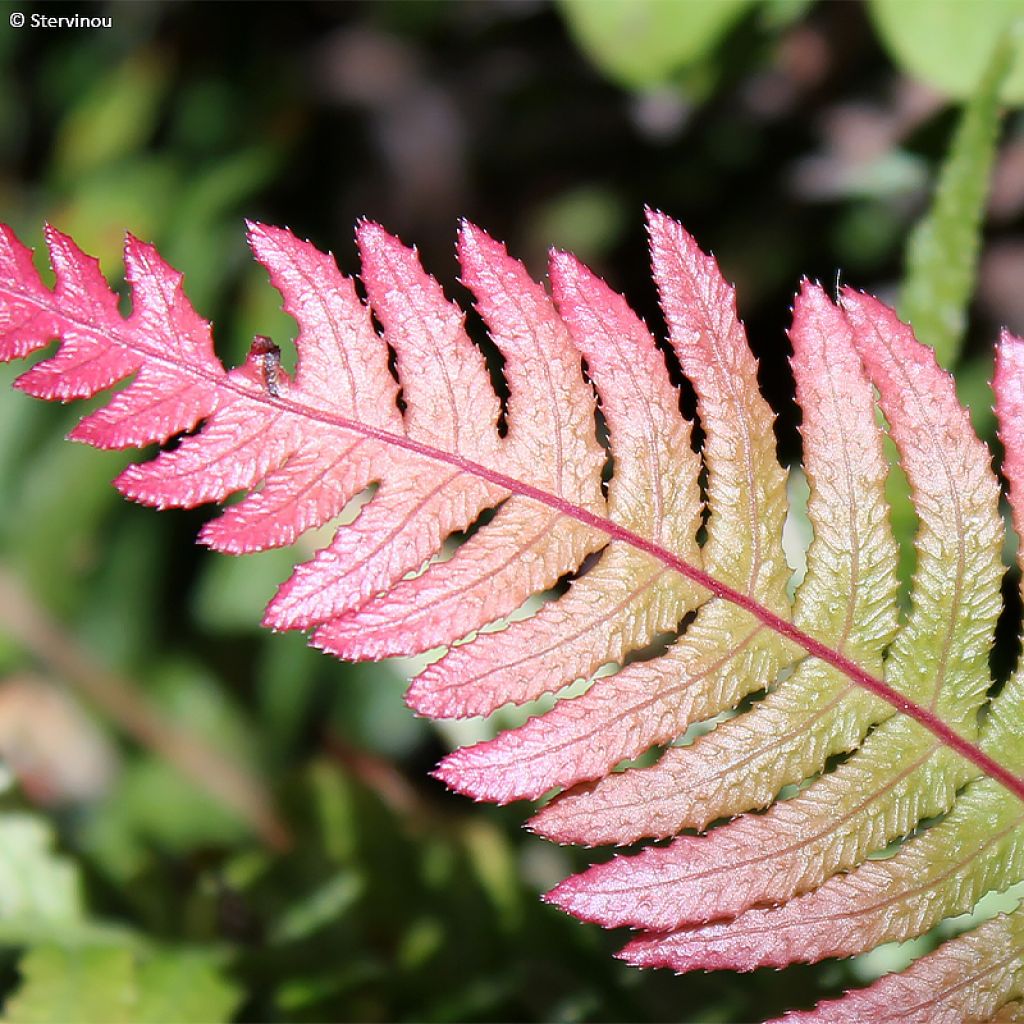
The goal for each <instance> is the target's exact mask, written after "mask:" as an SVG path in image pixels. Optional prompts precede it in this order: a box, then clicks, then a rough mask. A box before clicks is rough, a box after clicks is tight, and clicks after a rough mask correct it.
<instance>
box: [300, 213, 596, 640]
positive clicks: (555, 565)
mask: <svg viewBox="0 0 1024 1024" xmlns="http://www.w3.org/2000/svg"><path fill="white" fill-rule="evenodd" d="M458 249H459V259H460V262H461V263H462V269H463V281H464V282H465V284H466V285H467V286H468V287H469V288H470V289H471V290H472V291H473V293H474V295H475V296H476V299H477V304H478V307H479V309H480V312H481V314H482V315H483V317H484V319H485V321H486V322H487V326H488V328H489V332H490V336H491V338H492V340H493V341H494V343H495V345H496V346H497V347H498V349H499V350H500V351H501V353H502V355H503V356H504V357H505V359H506V363H505V373H506V377H507V379H508V384H509V389H510V395H509V413H508V419H509V422H510V425H511V426H510V431H509V435H508V437H507V438H506V441H505V444H504V445H503V448H504V454H505V456H506V457H507V458H508V459H509V460H510V462H511V463H512V464H513V465H514V466H515V467H516V469H517V471H518V473H519V474H520V475H521V476H522V478H523V479H526V480H530V481H532V482H533V483H535V484H536V485H537V486H539V487H544V488H547V489H550V490H551V491H552V492H553V493H555V494H558V495H560V496H562V497H564V498H565V499H566V500H568V501H571V502H574V503H577V504H579V505H581V506H582V507H586V508H591V509H593V510H595V511H604V506H605V502H604V498H603V495H602V493H601V487H600V473H601V465H602V463H603V461H604V453H603V451H602V450H601V449H600V447H599V445H598V444H597V441H596V438H595V436H594V411H593V395H592V394H591V392H590V390H589V389H588V388H587V387H586V385H585V383H584V380H583V376H582V373H581V368H580V358H579V354H578V353H577V352H576V350H575V349H574V348H573V347H572V345H571V343H570V340H569V336H568V332H567V331H566V328H565V325H564V324H563V323H562V321H561V320H560V319H559V317H558V316H557V314H556V313H555V310H554V307H553V306H552V304H551V300H550V299H549V298H548V296H547V295H546V293H545V292H544V289H543V288H541V287H540V286H539V285H537V284H536V283H535V282H534V281H532V280H531V279H530V277H529V275H528V274H527V273H526V271H525V269H524V268H523V266H522V264H520V263H519V262H518V261H517V260H513V259H512V258H511V257H509V255H508V253H507V252H506V250H505V247H504V246H503V245H501V244H500V243H498V242H495V241H494V240H493V239H492V238H490V237H489V236H488V235H487V234H486V233H485V232H483V231H481V230H480V229H479V228H477V227H474V226H473V225H471V224H463V226H462V229H461V231H460V233H459V247H458ZM552 454H553V456H554V457H553V458H552V457H551V456H552ZM604 543H606V538H605V537H604V536H603V535H602V534H599V533H596V532H594V531H589V530H585V529H583V528H581V526H580V524H579V523H577V522H576V521H575V520H571V519H568V518H566V517H562V516H558V515H557V514H551V513H549V512H547V511H546V510H545V511H541V510H540V509H538V508H537V506H536V505H535V504H534V503H532V502H528V501H524V500H523V499H521V498H518V497H512V498H511V499H509V501H508V502H507V503H506V504H505V505H504V506H503V507H502V508H500V509H499V510H498V512H497V514H496V515H495V517H494V519H493V520H492V521H491V522H490V523H489V524H488V526H487V529H486V530H483V531H480V532H479V533H477V534H475V535H474V536H472V537H471V538H470V539H469V540H467V541H466V542H465V543H463V544H462V545H460V547H459V548H458V550H457V551H456V552H455V554H454V556H453V557H452V558H451V559H450V560H449V561H447V562H440V563H435V564H433V565H431V566H429V567H428V568H427V570H426V571H425V572H424V573H423V574H422V575H420V576H417V577H415V578H413V579H409V580H402V581H400V582H398V583H396V584H395V585H394V586H393V587H392V588H391V589H390V590H389V591H388V592H387V593H386V594H382V595H380V596H378V597H375V598H373V599H371V600H369V601H367V602H366V603H364V604H363V605H362V606H360V607H359V608H357V609H355V610H353V611H352V612H349V613H346V614H345V615H344V616H339V617H337V618H335V619H333V620H332V621H331V622H329V623H327V624H326V625H324V626H322V627H321V628H320V630H319V631H318V634H317V636H318V643H319V644H320V645H321V646H322V647H324V648H325V649H328V650H330V651H331V652H332V653H335V654H338V655H339V656H341V657H346V658H350V659H361V658H381V657H387V656H389V655H394V654H417V653H421V652H423V651H426V650H429V649H431V648H433V647H437V646H439V645H440V644H444V643H450V642H451V641H452V640H453V639H456V638H457V636H458V635H461V634H464V633H468V632H470V631H471V630H474V629H478V628H480V627H481V626H483V625H485V624H486V623H488V622H491V621H492V620H494V619H497V618H500V617H502V616H504V615H507V614H509V613H510V612H512V611H513V610H515V608H517V607H518V606H519V605H520V604H522V602H523V601H525V600H526V599H527V598H528V597H529V596H530V595H531V594H533V593H536V592H538V591H543V590H545V589H547V588H549V587H550V586H552V585H553V584H554V583H555V582H556V581H557V579H558V578H559V577H560V576H561V575H563V574H564V573H566V572H569V571H571V570H573V569H575V568H576V567H577V566H578V565H579V564H580V562H581V561H582V560H583V558H584V557H585V556H586V555H587V554H588V553H590V552H591V551H594V550H596V549H597V548H599V547H601V546H602V545H603V544H604ZM455 622H459V623H461V624H462V625H461V627H457V629H459V630H460V631H461V632H456V631H454V630H453V623H455Z"/></svg>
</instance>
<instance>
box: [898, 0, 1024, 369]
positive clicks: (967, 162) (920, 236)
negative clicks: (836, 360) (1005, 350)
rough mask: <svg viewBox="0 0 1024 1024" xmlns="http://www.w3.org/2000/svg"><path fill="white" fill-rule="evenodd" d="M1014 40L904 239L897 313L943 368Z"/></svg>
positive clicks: (966, 294) (970, 271) (960, 313)
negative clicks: (918, 219)
mask: <svg viewBox="0 0 1024 1024" xmlns="http://www.w3.org/2000/svg"><path fill="white" fill-rule="evenodd" d="M907 6H908V7H916V4H908V5H907ZM970 6H973V5H970ZM982 6H984V5H982ZM1015 38H1016V37H1015V36H1014V39H1015ZM1014 45H1015V44H1014V43H1013V41H1012V40H1011V38H1010V37H1004V38H1003V39H1002V40H1001V41H1000V42H999V43H998V45H997V46H996V47H995V51H994V53H993V55H992V59H991V61H990V62H989V64H988V67H987V69H986V71H985V74H984V76H983V77H982V79H981V81H980V82H979V85H978V89H977V91H976V92H975V94H974V97H973V98H972V99H971V102H970V103H969V104H968V106H967V108H966V109H965V110H964V113H963V116H962V118H961V119H960V124H959V126H958V127H957V130H956V136H955V137H954V139H953V145H952V147H951V148H950V151H949V154H948V156H947V157H946V160H945V163H944V164H943V165H942V170H941V171H940V173H939V181H938V185H937V187H936V190H935V198H934V200H933V201H932V205H931V209H930V210H929V211H928V213H927V214H926V216H925V217H924V219H923V220H922V221H921V222H920V223H919V224H918V225H917V227H915V228H914V231H913V232H912V233H911V235H910V238H909V240H908V242H907V250H906V274H905V276H904V279H903V288H902V291H901V294H900V301H899V313H900V316H901V317H902V318H903V319H904V320H908V321H909V322H910V323H912V324H913V325H914V330H915V332H916V333H917V336H918V337H919V338H920V339H921V340H922V341H923V342H925V343H926V344H929V345H931V346H932V347H933V348H934V349H935V356H936V358H937V359H938V361H939V363H940V365H942V366H944V367H946V368H947V369H948V368H949V367H950V366H951V365H952V363H953V362H955V360H956V358H957V356H958V355H959V352H960V347H961V345H962V343H963V336H964V330H965V327H966V323H967V304H968V302H969V300H970V297H971V293H972V291H973V289H974V276H975V270H976V265H977V259H978V246H979V240H980V234H981V221H982V216H983V214H984V208H985V197H986V195H987V194H988V180H989V174H990V171H991V169H992V162H993V160H994V158H995V150H996V141H997V136H998V129H999V122H1000V115H1001V111H1000V107H999V99H998V97H999V88H1000V85H1001V83H1002V82H1003V81H1004V80H1005V78H1006V75H1007V72H1008V70H1009V67H1010V60H1011V57H1012V55H1013V47H1014Z"/></svg>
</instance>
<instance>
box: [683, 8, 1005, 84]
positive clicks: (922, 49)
mask: <svg viewBox="0 0 1024 1024" xmlns="http://www.w3.org/2000/svg"><path fill="white" fill-rule="evenodd" d="M666 6H668V5H666ZM869 11H870V13H871V20H872V21H873V22H874V26H875V30H876V31H877V33H878V36H879V39H881V41H882V43H883V45H884V46H885V48H886V49H887V50H888V51H889V55H890V56H891V57H892V59H893V61H895V63H896V64H897V65H899V67H901V68H902V69H903V70H904V71H906V72H907V73H908V74H910V75H913V76H914V77H916V78H921V79H924V81H926V82H928V83H929V84H930V85H934V86H935V87H936V88H937V89H940V90H941V91H942V92H944V93H947V94H948V95H950V96H953V97H955V98H957V99H967V98H968V97H970V96H973V95H974V92H975V88H976V86H977V84H978V81H979V80H980V79H981V76H982V74H984V72H985V69H986V66H987V65H988V62H989V59H990V58H991V56H992V51H993V49H994V48H995V45H996V43H997V42H998V41H999V40H1000V39H1002V38H1004V37H1005V36H1006V34H1007V30H1008V29H1009V28H1010V26H1011V25H1012V24H1013V23H1014V22H1015V21H1019V20H1020V19H1021V18H1022V17H1024V0H871V4H870V7H869ZM1001 95H1002V99H1003V100H1006V101H1008V102H1013V103H1021V102H1024V38H1022V37H1021V36H1020V35H1018V34H1014V43H1013V70H1012V71H1011V72H1010V74H1009V75H1008V77H1007V79H1006V81H1005V83H1003V87H1002V90H1001Z"/></svg>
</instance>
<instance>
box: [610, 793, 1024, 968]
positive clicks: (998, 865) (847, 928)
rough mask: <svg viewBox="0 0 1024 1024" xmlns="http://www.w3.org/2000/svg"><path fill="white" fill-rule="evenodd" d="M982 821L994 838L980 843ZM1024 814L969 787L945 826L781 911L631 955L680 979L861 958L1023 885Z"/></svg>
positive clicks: (644, 946) (637, 946)
mask: <svg viewBox="0 0 1024 1024" xmlns="http://www.w3.org/2000/svg"><path fill="white" fill-rule="evenodd" d="M979 822H984V823H985V826H984V828H985V831H984V832H983V833H982V834H981V835H979ZM1020 824H1021V807H1020V804H1019V802H1017V801H1016V800H1012V799H1009V798H1008V797H1007V795H1006V794H1005V792H1004V791H1003V790H1002V789H1001V788H1000V787H999V785H998V784H997V783H996V782H995V781H994V780H993V779H981V780H978V781H976V782H973V783H972V784H971V785H970V786H968V787H967V788H966V789H965V791H964V794H963V795H962V796H961V797H960V798H959V799H958V800H957V802H956V804H955V805H954V807H953V809H952V810H951V811H950V813H949V815H948V816H947V817H946V818H945V819H943V821H942V822H940V823H939V824H938V825H934V826H932V827H930V828H928V829H926V830H925V831H924V832H923V833H922V834H921V835H919V836H916V837H914V838H913V839H911V840H909V841H908V842H907V843H905V844H904V845H903V846H902V847H901V848H900V850H899V851H898V852H897V853H896V854H895V855H894V856H892V857H890V858H888V859H885V860H868V861H864V862H862V863H860V864H859V865H858V866H857V867H856V868H854V869H853V870H852V871H850V872H848V873H847V874H840V875H835V876H834V877H832V878H830V879H829V880H828V881H827V882H825V884H824V885H822V886H820V887H819V888H818V889H815V890H814V891H813V892H809V893H806V894H804V895H802V896H798V897H797V898H795V899H792V900H790V901H789V902H787V903H785V904H784V905H782V906H780V907H775V908H769V909H752V910H748V911H746V912H745V913H742V914H740V915H739V916H738V917H735V918H733V919H731V920H724V921H721V922H713V923H710V924H707V925H703V926H697V927H693V928H684V929H682V930H680V931H676V932H672V933H670V934H668V935H654V936H651V937H649V938H647V937H645V938H640V939H636V940H634V941H633V942H631V943H629V945H627V946H626V947H625V949H623V950H622V952H621V954H620V955H621V956H622V958H623V959H625V960H627V961H628V962H630V963H632V964H635V965H636V966H645V967H657V966H661V967H671V968H673V969H674V970H676V971H690V970H698V969H703V970H721V969H730V970H736V971H749V970H753V969H754V968H755V967H783V966H786V965H788V964H790V963H797V962H800V963H815V962H817V961H819V960H822V959H825V958H826V957H842V956H852V955H853V954H855V953H861V952H864V951H865V950H868V949H873V948H875V947H876V946H878V945H879V944H881V943H883V942H891V941H896V942H899V941H903V940H904V939H908V938H912V937H914V936H917V935H920V934H922V933H923V932H925V931H927V930H928V929H929V928H931V927H932V926H934V925H935V924H936V923H937V922H938V921H940V920H942V918H943V917H946V916H951V915H955V914H958V913H964V912H966V911H968V910H970V909H971V908H972V907H973V906H974V903H975V902H976V900H977V899H978V898H979V897H980V895H981V894H983V893H984V892H987V891H988V890H989V889H991V888H993V887H995V886H998V884H999V883H1000V881H1002V882H1003V884H1005V881H1006V879H1007V878H1011V877H1019V870H1020V865H1021V860H1022V856H1024V853H1022V850H1021V848H1020V844H1019V842H1017V839H1018V831H1019V829H1020Z"/></svg>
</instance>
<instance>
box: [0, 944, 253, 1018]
mask: <svg viewBox="0 0 1024 1024" xmlns="http://www.w3.org/2000/svg"><path fill="white" fill-rule="evenodd" d="M19 966H20V971H21V974H22V978H23V980H22V984H21V986H20V987H19V988H18V989H17V990H16V991H15V992H14V994H13V995H12V996H11V998H10V999H9V1000H8V1003H7V1006H6V1008H5V1013H4V1016H3V1020H4V1021H5V1022H8V1024H79V1022H81V1024H97V1022H100V1021H102V1022H103V1024H121V1022H124V1024H175V1022H178V1024H188V1022H193V1021H194V1022H197V1024H198V1022H203V1024H217V1022H220V1021H227V1020H229V1019H230V1017H231V1014H232V1012H233V1011H234V1009H235V1007H236V1005H237V1004H238V1001H239V992H238V989H237V988H236V987H235V986H234V985H232V984H231V983H230V982H228V981H227V980H226V979H225V978H224V977H223V976H222V975H221V973H220V972H219V970H218V968H217V966H216V962H215V960H214V959H213V958H212V957H211V956H210V955H209V954H205V953H202V952H198V951H191V950H186V951H160V952H153V953H148V954H147V953H143V952H140V951H137V950H132V949H130V948H124V947H106V948H102V947H99V948H93V949H78V950H67V949H60V948H59V947H56V946H42V947H39V948H37V949H32V950H30V951H29V952H28V953H27V954H26V955H25V957H24V959H23V960H22V961H21V964H20V965H19Z"/></svg>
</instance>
